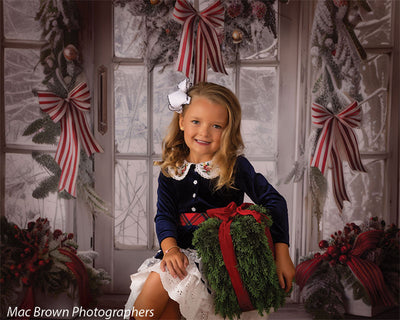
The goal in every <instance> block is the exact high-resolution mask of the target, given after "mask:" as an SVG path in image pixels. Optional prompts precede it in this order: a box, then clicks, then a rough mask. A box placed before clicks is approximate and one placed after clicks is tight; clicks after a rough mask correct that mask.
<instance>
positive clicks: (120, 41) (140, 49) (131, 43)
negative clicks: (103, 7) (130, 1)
mask: <svg viewBox="0 0 400 320" xmlns="http://www.w3.org/2000/svg"><path fill="white" fill-rule="evenodd" d="M145 35H146V25H145V17H143V16H134V15H132V13H130V12H129V5H126V6H124V7H120V6H114V50H115V55H116V56H117V57H121V58H136V59H140V58H142V57H143V53H144V48H145Z"/></svg>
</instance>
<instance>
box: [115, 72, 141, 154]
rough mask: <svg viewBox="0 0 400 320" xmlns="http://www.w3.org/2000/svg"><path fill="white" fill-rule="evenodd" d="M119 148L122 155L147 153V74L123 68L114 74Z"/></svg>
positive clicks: (116, 146)
mask: <svg viewBox="0 0 400 320" xmlns="http://www.w3.org/2000/svg"><path fill="white" fill-rule="evenodd" d="M114 77H115V78H114V86H115V149H116V152H118V153H135V154H145V153H147V138H148V133H147V131H148V125H147V71H146V68H145V67H143V66H141V67H132V66H119V67H118V68H117V70H116V71H115V73H114Z"/></svg>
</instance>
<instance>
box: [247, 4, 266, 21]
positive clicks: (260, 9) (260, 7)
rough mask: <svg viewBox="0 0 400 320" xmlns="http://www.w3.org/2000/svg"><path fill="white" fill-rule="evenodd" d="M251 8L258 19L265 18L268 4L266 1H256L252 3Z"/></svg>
mask: <svg viewBox="0 0 400 320" xmlns="http://www.w3.org/2000/svg"><path fill="white" fill-rule="evenodd" d="M251 9H252V13H253V15H254V16H255V17H256V18H257V19H258V20H262V19H264V16H265V14H266V13H267V6H266V5H265V3H264V2H261V1H256V2H253V3H252V4H251Z"/></svg>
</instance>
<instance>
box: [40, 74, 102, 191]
mask: <svg viewBox="0 0 400 320" xmlns="http://www.w3.org/2000/svg"><path fill="white" fill-rule="evenodd" d="M38 98H39V104H40V108H41V109H42V110H43V111H44V112H46V113H47V114H49V116H50V118H51V119H52V120H53V121H54V122H58V121H60V125H61V136H60V140H59V142H58V146H57V151H56V155H55V160H56V162H57V163H58V164H59V165H60V168H61V178H60V182H59V185H58V190H59V191H62V190H66V191H67V192H68V193H70V194H71V195H72V196H74V197H75V196H76V179H77V176H78V167H79V158H80V146H81V144H82V146H83V148H84V149H85V151H86V153H87V154H88V155H89V156H90V155H91V154H92V153H94V152H103V149H102V148H101V147H100V145H99V144H98V143H97V142H96V140H95V139H94V137H93V135H92V133H91V132H90V130H89V126H88V124H87V122H86V118H85V115H84V112H88V111H89V110H90V93H89V88H88V86H87V84H86V83H85V82H82V83H80V84H78V85H77V86H76V87H75V88H74V89H73V90H71V91H70V92H69V93H68V97H67V98H65V99H64V98H61V97H59V96H57V95H56V94H54V93H52V92H47V91H39V92H38Z"/></svg>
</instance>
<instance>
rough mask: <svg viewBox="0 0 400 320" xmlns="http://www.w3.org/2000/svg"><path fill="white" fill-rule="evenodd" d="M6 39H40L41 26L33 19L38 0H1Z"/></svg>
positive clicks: (37, 7)
mask: <svg viewBox="0 0 400 320" xmlns="http://www.w3.org/2000/svg"><path fill="white" fill-rule="evenodd" d="M3 8H4V11H3V12H4V20H3V21H4V36H5V38H6V39H18V40H40V39H41V34H42V27H41V26H40V22H39V21H36V20H35V16H36V13H37V12H38V11H39V8H40V0H3Z"/></svg>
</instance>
